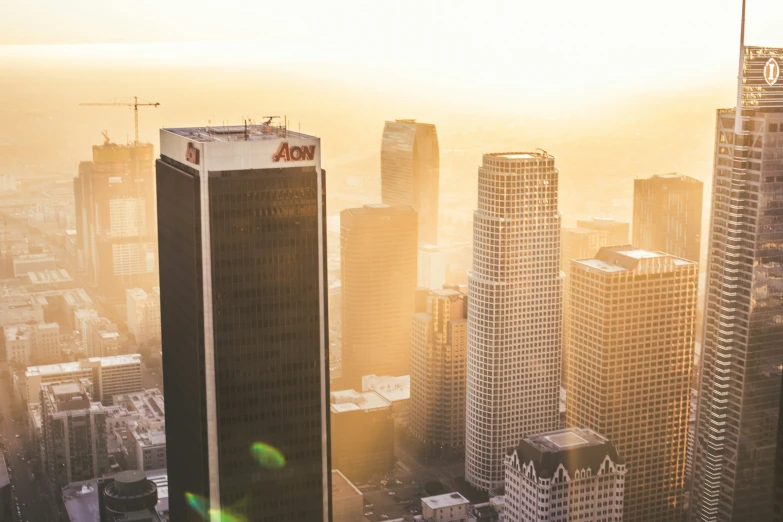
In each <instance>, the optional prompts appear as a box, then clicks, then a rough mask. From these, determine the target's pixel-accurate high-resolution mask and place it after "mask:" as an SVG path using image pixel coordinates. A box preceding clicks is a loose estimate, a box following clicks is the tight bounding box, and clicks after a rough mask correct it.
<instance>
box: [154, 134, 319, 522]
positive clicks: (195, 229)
mask: <svg viewBox="0 0 783 522" xmlns="http://www.w3.org/2000/svg"><path fill="white" fill-rule="evenodd" d="M160 152H161V154H160V159H159V160H158V161H157V179H158V216H159V220H158V228H159V237H160V270H161V285H160V305H161V334H162V342H163V375H164V385H165V400H166V442H167V446H168V455H167V458H168V473H169V492H170V493H169V501H170V510H171V519H172V520H182V521H183V522H187V521H203V520H204V513H205V512H207V514H210V515H213V516H212V520H215V519H216V518H217V519H220V520H226V519H228V518H231V517H237V518H236V519H237V520H254V521H268V522H272V521H274V522H278V521H301V520H312V521H317V520H322V521H329V520H331V516H330V510H331V506H330V480H331V479H330V476H331V475H330V471H331V469H330V462H329V389H328V388H329V374H328V372H329V366H328V364H329V356H328V346H329V344H328V340H327V334H328V329H327V314H326V311H327V309H328V308H327V296H326V291H325V284H326V244H325V241H326V240H325V237H326V235H325V223H326V213H325V188H324V171H323V170H322V169H321V158H320V140H319V139H318V138H315V137H313V136H307V135H305V134H300V133H297V132H291V131H289V130H287V129H285V128H282V127H275V126H270V125H251V126H232V127H218V128H209V127H208V128H181V129H162V130H161V132H160ZM221 513H222V514H224V515H225V518H220V517H219V516H218V515H219V514H221ZM232 520H233V518H232Z"/></svg>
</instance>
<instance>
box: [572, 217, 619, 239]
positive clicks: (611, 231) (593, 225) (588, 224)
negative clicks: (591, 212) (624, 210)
mask: <svg viewBox="0 0 783 522" xmlns="http://www.w3.org/2000/svg"><path fill="white" fill-rule="evenodd" d="M576 226H577V227H578V228H587V229H590V230H605V231H606V233H607V234H608V235H607V237H606V244H607V245H609V246H612V245H626V244H628V231H629V229H630V228H631V227H630V226H629V224H628V223H626V222H624V221H616V220H615V219H614V218H598V217H597V218H593V219H580V220H578V221H577V222H576Z"/></svg>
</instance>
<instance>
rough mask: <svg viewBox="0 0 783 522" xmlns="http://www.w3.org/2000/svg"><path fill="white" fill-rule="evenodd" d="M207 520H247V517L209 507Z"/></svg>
mask: <svg viewBox="0 0 783 522" xmlns="http://www.w3.org/2000/svg"><path fill="white" fill-rule="evenodd" d="M209 522H247V519H246V518H245V517H243V516H240V515H232V514H231V513H226V512H225V511H220V510H217V509H210V510H209Z"/></svg>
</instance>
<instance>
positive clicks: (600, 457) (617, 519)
mask: <svg viewBox="0 0 783 522" xmlns="http://www.w3.org/2000/svg"><path fill="white" fill-rule="evenodd" d="M505 467H506V495H505V507H504V512H505V516H506V518H505V520H506V521H507V522H541V521H547V522H571V521H580V522H621V521H622V520H623V493H624V483H625V461H624V460H623V459H622V457H620V456H619V455H618V454H617V451H616V450H615V448H614V446H613V445H612V444H611V443H610V442H609V441H607V440H606V439H605V438H604V437H602V436H601V435H598V434H597V433H595V432H593V431H591V430H588V429H577V428H567V429H564V430H559V431H555V432H550V433H543V434H539V435H534V436H533V437H528V438H526V439H524V440H523V441H522V442H521V443H520V445H519V446H518V447H517V448H516V449H514V450H513V451H512V452H511V453H510V454H509V455H507V456H506V460H505Z"/></svg>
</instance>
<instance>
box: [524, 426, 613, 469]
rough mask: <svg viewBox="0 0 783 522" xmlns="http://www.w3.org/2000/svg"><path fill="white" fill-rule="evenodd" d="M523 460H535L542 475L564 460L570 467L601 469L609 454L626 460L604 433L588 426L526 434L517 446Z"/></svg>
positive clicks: (564, 464) (563, 463) (611, 456)
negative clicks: (599, 432) (528, 435)
mask: <svg viewBox="0 0 783 522" xmlns="http://www.w3.org/2000/svg"><path fill="white" fill-rule="evenodd" d="M514 451H516V452H517V455H518V457H519V460H520V462H523V463H528V462H531V461H532V462H533V463H534V464H535V467H536V470H537V473H538V476H539V477H544V478H546V477H548V476H552V474H553V473H554V472H555V471H556V470H557V468H558V466H560V465H561V464H562V465H563V466H564V467H565V468H566V470H567V471H569V472H571V471H573V470H574V469H576V468H586V467H589V468H591V469H593V471H597V469H598V467H599V466H600V465H601V464H602V463H603V461H604V458H605V457H606V455H607V454H608V455H609V457H610V458H611V459H612V461H613V462H614V463H616V464H623V463H624V460H623V459H622V457H620V455H618V453H617V450H616V449H615V447H614V446H613V445H612V444H611V443H610V442H609V441H608V440H607V439H606V438H605V437H603V436H601V435H599V434H598V433H596V432H594V431H593V430H591V429H588V428H565V429H562V430H557V431H550V432H548V433H539V434H537V435H531V436H530V437H527V438H525V439H524V440H522V442H520V443H519V446H517V447H516V448H515V449H514V450H511V451H509V454H513V452H514Z"/></svg>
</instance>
